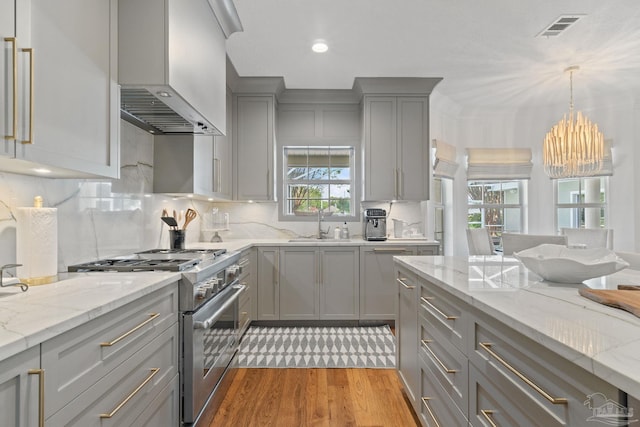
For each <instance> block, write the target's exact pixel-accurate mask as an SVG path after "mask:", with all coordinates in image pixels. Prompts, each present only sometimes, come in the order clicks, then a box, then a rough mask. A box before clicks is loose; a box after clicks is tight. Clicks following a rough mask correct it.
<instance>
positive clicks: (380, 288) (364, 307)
mask: <svg viewBox="0 0 640 427" xmlns="http://www.w3.org/2000/svg"><path fill="white" fill-rule="evenodd" d="M415 253H416V247H415V246H396V245H390V244H381V245H379V246H362V247H361V248H360V319H363V320H393V319H396V293H397V287H396V280H395V276H394V266H393V257H394V256H402V255H415Z"/></svg>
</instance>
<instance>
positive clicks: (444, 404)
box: [419, 361, 468, 427]
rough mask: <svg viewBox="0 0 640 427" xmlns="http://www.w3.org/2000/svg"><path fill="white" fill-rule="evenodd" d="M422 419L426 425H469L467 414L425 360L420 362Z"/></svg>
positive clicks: (449, 426) (433, 426) (437, 426)
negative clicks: (444, 387) (454, 400)
mask: <svg viewBox="0 0 640 427" xmlns="http://www.w3.org/2000/svg"><path fill="white" fill-rule="evenodd" d="M420 387H421V395H420V401H419V405H420V412H419V414H420V415H419V416H420V421H421V422H422V425H423V426H426V427H445V426H446V427H455V426H464V427H467V425H468V422H467V418H466V417H465V415H464V414H463V413H462V412H460V409H459V408H458V407H457V406H456V404H455V403H454V402H453V400H451V398H450V397H449V395H448V394H447V392H446V391H444V389H443V388H442V387H441V386H440V384H439V383H438V381H437V380H436V379H435V374H434V373H433V372H432V371H431V370H430V369H429V368H428V367H427V365H426V363H424V361H423V362H422V363H421V364H420Z"/></svg>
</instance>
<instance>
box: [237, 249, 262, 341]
mask: <svg viewBox="0 0 640 427" xmlns="http://www.w3.org/2000/svg"><path fill="white" fill-rule="evenodd" d="M256 255H257V250H256V249H254V248H251V249H246V250H244V251H242V253H241V254H240V262H239V265H240V269H241V273H240V277H238V280H239V282H240V284H241V285H245V286H246V287H247V289H246V290H245V291H244V292H243V293H242V294H240V298H239V301H240V302H239V304H240V327H239V333H240V336H242V335H243V334H244V332H245V331H246V330H247V328H248V327H249V325H250V324H251V321H252V320H253V319H255V318H256V316H257V312H258V309H257V307H258V305H257V304H258V294H257V291H258V288H257V286H256V271H257V270H256V269H257V259H256Z"/></svg>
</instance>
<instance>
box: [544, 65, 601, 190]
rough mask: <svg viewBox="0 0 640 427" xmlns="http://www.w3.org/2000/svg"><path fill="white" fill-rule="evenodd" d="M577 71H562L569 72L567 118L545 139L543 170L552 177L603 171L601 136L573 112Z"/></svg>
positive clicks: (587, 122)
mask: <svg viewBox="0 0 640 427" xmlns="http://www.w3.org/2000/svg"><path fill="white" fill-rule="evenodd" d="M579 68H580V67H578V66H572V67H569V68H567V69H566V70H565V71H569V87H570V100H569V119H568V120H567V115H566V114H565V115H564V116H563V117H562V120H560V121H559V122H558V123H557V124H556V125H555V126H554V127H552V128H551V130H550V131H549V132H548V133H547V135H546V136H545V137H544V145H543V149H542V157H543V161H544V171H545V173H546V174H547V175H549V177H551V178H574V177H581V176H592V175H595V174H596V173H598V171H599V170H600V169H602V161H603V158H604V135H603V134H602V132H600V131H599V130H598V125H597V124H595V123H592V122H591V120H589V119H588V118H587V117H585V116H583V115H582V113H581V112H579V111H578V113H577V114H575V115H574V112H573V72H574V71H576V70H578V69H579Z"/></svg>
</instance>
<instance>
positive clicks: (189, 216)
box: [182, 208, 198, 230]
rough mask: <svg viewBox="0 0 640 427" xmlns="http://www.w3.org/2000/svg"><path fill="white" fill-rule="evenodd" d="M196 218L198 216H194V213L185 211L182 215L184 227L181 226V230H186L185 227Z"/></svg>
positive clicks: (190, 210)
mask: <svg viewBox="0 0 640 427" xmlns="http://www.w3.org/2000/svg"><path fill="white" fill-rule="evenodd" d="M196 216H198V214H196V211H194V210H193V209H191V208H189V209H187V212H186V213H185V214H184V225H183V226H182V229H183V230H186V229H187V225H189V223H190V222H191V221H193V220H194V219H195V218H196Z"/></svg>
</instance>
